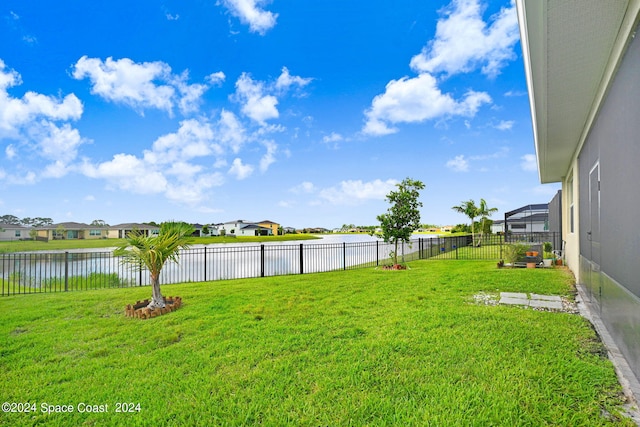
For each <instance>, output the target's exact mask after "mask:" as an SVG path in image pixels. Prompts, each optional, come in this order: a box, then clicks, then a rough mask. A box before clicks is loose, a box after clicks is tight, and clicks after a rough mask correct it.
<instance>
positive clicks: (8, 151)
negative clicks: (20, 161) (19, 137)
mask: <svg viewBox="0 0 640 427" xmlns="http://www.w3.org/2000/svg"><path fill="white" fill-rule="evenodd" d="M4 154H5V156H7V159H9V160H11V159H13V158H14V157H16V148H15V147H14V146H13V145H12V144H9V145H7V147H6V148H5V149H4Z"/></svg>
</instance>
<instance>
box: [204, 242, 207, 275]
mask: <svg viewBox="0 0 640 427" xmlns="http://www.w3.org/2000/svg"><path fill="white" fill-rule="evenodd" d="M204 281H205V282H206V281H207V247H206V246H205V247H204Z"/></svg>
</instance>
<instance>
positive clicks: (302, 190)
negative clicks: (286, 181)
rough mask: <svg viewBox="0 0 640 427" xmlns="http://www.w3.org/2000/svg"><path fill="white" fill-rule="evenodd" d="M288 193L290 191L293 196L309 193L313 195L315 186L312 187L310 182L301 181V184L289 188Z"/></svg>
mask: <svg viewBox="0 0 640 427" xmlns="http://www.w3.org/2000/svg"><path fill="white" fill-rule="evenodd" d="M289 191H291V192H292V193H295V194H309V193H313V192H315V191H316V187H315V185H313V183H312V182H309V181H303V182H302V183H300V184H298V185H296V186H295V187H293V188H291V189H290V190H289Z"/></svg>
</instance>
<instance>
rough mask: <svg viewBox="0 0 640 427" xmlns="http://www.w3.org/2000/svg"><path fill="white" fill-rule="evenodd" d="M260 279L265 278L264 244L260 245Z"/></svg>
mask: <svg viewBox="0 0 640 427" xmlns="http://www.w3.org/2000/svg"><path fill="white" fill-rule="evenodd" d="M260 277H264V243H261V244H260Z"/></svg>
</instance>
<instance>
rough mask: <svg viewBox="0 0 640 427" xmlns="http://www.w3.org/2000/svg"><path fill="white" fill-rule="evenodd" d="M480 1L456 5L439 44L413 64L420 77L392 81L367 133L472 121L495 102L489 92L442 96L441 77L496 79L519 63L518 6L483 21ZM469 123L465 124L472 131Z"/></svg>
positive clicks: (457, 0) (371, 113)
mask: <svg viewBox="0 0 640 427" xmlns="http://www.w3.org/2000/svg"><path fill="white" fill-rule="evenodd" d="M483 9H484V8H483V7H482V6H481V5H480V3H479V0H453V2H452V3H451V4H450V5H449V6H448V7H447V8H445V9H444V12H443V16H442V18H441V19H440V20H439V21H438V24H437V27H436V35H435V38H434V39H433V40H432V41H431V42H429V43H428V44H427V46H425V47H424V48H423V49H422V51H421V53H420V54H418V55H415V56H414V57H413V58H412V59H411V62H410V66H411V68H412V69H413V70H414V71H415V72H417V73H418V76H417V77H406V76H405V77H403V78H401V79H398V80H391V81H390V82H389V83H388V84H387V86H386V90H385V92H384V93H383V94H381V95H378V96H376V97H375V98H374V99H373V101H372V103H371V108H370V109H368V110H367V111H365V117H366V119H365V124H364V127H363V129H362V131H363V133H365V134H368V135H374V136H381V135H388V134H391V133H395V132H398V128H397V127H395V125H397V124H399V123H417V122H422V121H425V120H431V119H438V118H447V117H451V116H466V117H473V116H475V114H476V113H477V111H478V109H479V108H480V107H481V106H482V105H483V104H489V103H491V102H492V100H491V97H490V96H489V94H487V93H486V92H476V91H473V90H468V91H467V93H466V94H465V95H464V97H463V98H461V99H457V100H456V99H454V97H453V96H452V95H450V94H446V93H443V92H442V90H441V89H440V88H439V86H438V81H437V80H436V75H438V74H440V73H444V74H446V75H452V74H457V73H467V72H471V71H476V70H477V69H480V70H481V71H482V73H484V74H486V75H488V76H490V77H495V76H496V75H498V74H499V72H500V69H501V68H502V67H503V66H504V65H505V64H506V63H507V62H508V61H510V60H512V59H514V58H515V57H516V56H515V53H514V51H513V47H514V45H515V44H516V42H517V41H518V39H519V33H518V21H517V16H516V11H515V6H514V5H513V2H512V3H511V5H510V7H508V8H502V9H501V10H500V12H498V13H497V14H495V15H494V16H492V17H490V23H486V22H484V21H483V19H482V12H483ZM467 123H468V122H465V125H467Z"/></svg>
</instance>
